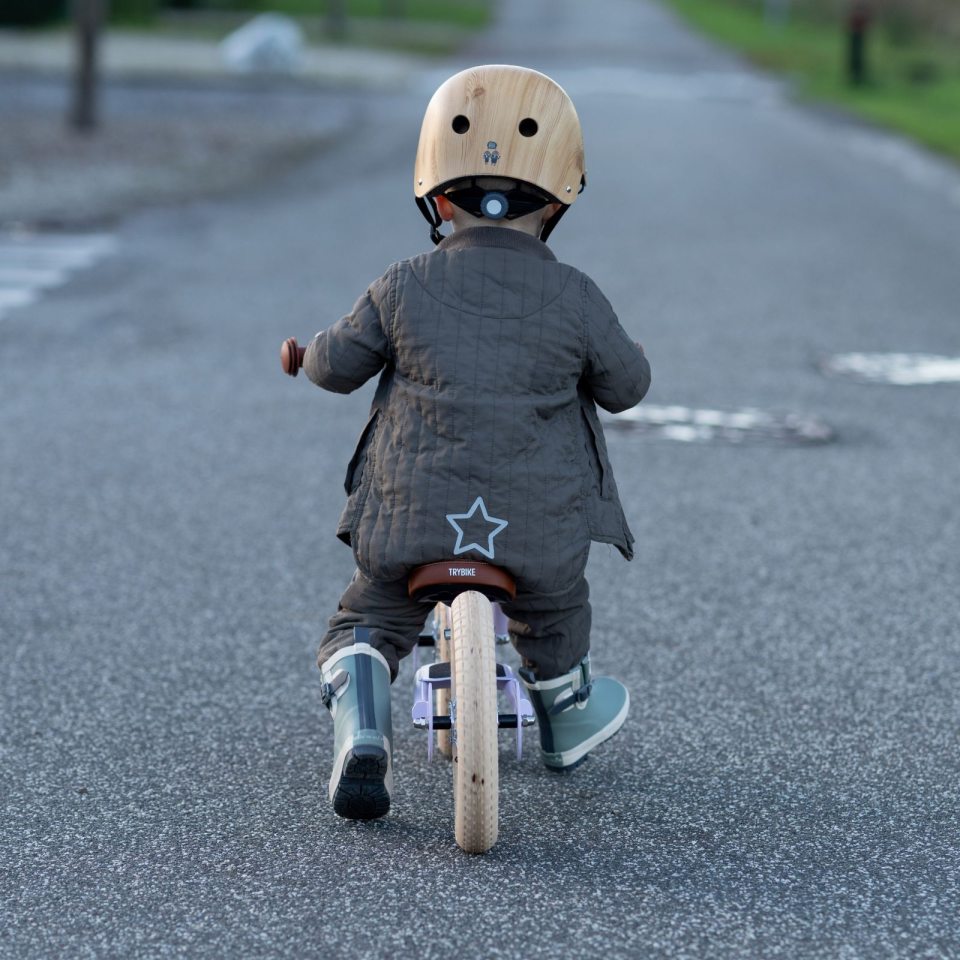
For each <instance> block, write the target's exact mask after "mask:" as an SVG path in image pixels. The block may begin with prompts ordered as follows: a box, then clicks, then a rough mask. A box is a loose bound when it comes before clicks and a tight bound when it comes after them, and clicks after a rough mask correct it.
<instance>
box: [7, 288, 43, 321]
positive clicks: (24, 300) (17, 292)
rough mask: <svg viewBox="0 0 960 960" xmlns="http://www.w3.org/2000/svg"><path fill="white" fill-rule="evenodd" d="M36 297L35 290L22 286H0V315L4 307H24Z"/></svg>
mask: <svg viewBox="0 0 960 960" xmlns="http://www.w3.org/2000/svg"><path fill="white" fill-rule="evenodd" d="M36 299H37V294H36V291H34V290H30V289H26V288H23V287H12V288H4V287H2V286H0V316H3V312H2V311H3V309H4V308H5V307H25V306H27V305H28V304H31V303H33V301H34V300H36Z"/></svg>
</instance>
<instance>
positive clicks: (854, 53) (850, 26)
mask: <svg viewBox="0 0 960 960" xmlns="http://www.w3.org/2000/svg"><path fill="white" fill-rule="evenodd" d="M872 18H873V9H872V7H871V5H870V0H851V3H850V5H849V7H848V9H847V83H849V84H850V86H852V87H862V86H863V85H864V84H865V83H866V82H867V81H868V79H869V71H868V69H867V33H868V31H869V29H870V22H871V20H872Z"/></svg>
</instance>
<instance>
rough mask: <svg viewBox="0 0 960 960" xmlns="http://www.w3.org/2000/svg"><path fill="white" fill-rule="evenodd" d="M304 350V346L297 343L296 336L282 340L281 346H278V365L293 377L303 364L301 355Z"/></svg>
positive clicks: (305, 349)
mask: <svg viewBox="0 0 960 960" xmlns="http://www.w3.org/2000/svg"><path fill="white" fill-rule="evenodd" d="M306 351H307V348H306V347H301V346H300V344H298V343H297V338H296V337H289V338H288V339H286V340H284V341H283V346H282V347H280V366H281V367H283V372H284V373H288V374H290V376H291V377H295V376H296V375H297V374H298V373H299V372H300V368H301V367H302V366H303V355H304V353H306Z"/></svg>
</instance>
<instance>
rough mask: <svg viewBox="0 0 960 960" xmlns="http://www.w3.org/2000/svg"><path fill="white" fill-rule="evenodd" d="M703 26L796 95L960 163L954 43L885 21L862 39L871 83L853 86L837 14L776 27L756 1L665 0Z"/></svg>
mask: <svg viewBox="0 0 960 960" xmlns="http://www.w3.org/2000/svg"><path fill="white" fill-rule="evenodd" d="M665 2H666V3H667V4H668V5H669V6H670V7H672V8H673V9H674V10H676V11H677V12H678V13H679V14H680V15H681V16H682V17H683V18H684V19H686V20H687V21H688V22H689V23H690V24H691V25H693V26H694V27H696V28H697V29H698V30H700V31H701V32H703V33H705V34H707V35H708V36H710V37H713V38H714V39H716V40H719V41H721V42H722V43H724V44H726V45H728V46H730V47H733V48H734V49H735V50H738V51H740V52H741V53H742V54H744V55H745V56H746V57H747V58H748V59H749V60H750V61H751V62H753V63H755V64H757V65H758V66H760V67H763V68H765V69H768V70H772V71H776V72H778V73H781V74H784V75H786V76H788V77H789V78H790V79H791V80H792V81H793V83H794V85H795V88H796V90H797V92H798V93H799V95H800V96H802V97H807V98H811V99H816V100H821V101H825V102H828V103H833V104H836V105H838V106H841V107H843V108H845V109H847V110H849V111H851V112H853V113H855V114H857V115H859V116H861V117H864V118H866V119H868V120H870V121H872V122H874V123H878V124H882V125H884V126H887V127H890V128H891V129H894V130H898V131H900V132H902V133H905V134H907V135H908V136H911V137H913V138H914V139H916V140H918V141H919V142H921V143H923V144H925V145H926V146H928V147H931V148H932V149H935V150H937V151H939V152H941V153H944V154H947V155H948V156H950V157H952V158H954V159H955V160H958V161H960V49H958V48H957V47H956V46H955V45H953V44H950V43H948V42H947V41H945V40H943V39H941V38H938V37H933V36H924V35H922V34H921V33H919V32H914V33H911V34H910V35H908V36H905V35H904V34H903V33H902V32H899V31H897V30H894V29H890V28H889V25H885V24H883V23H876V24H874V25H873V26H872V27H871V29H870V31H869V33H868V37H867V64H868V69H869V82H868V83H866V84H865V85H863V86H860V87H853V86H851V85H850V84H849V83H848V82H847V77H846V69H845V51H846V37H845V32H844V24H843V21H842V20H840V19H836V20H834V21H830V20H815V19H804V18H802V17H800V16H798V15H796V14H795V15H794V16H793V17H792V18H791V19H790V20H789V21H788V22H787V23H785V24H783V25H781V26H777V25H774V24H771V23H767V22H766V21H765V20H764V17H763V4H762V2H760V0H757V2H755V3H752V4H749V5H747V4H743V3H737V2H731V0H665Z"/></svg>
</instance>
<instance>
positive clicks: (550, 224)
mask: <svg viewBox="0 0 960 960" xmlns="http://www.w3.org/2000/svg"><path fill="white" fill-rule="evenodd" d="M569 209H570V208H569V207H567V206H566V205H565V204H562V203H561V204H560V209H559V210H557V212H556V213H555V214H553V215H552V216H551V217H548V218H547V219H546V220H545V221H544V224H543V227H542V228H541V230H540V239H541V240H542V241H543V242H544V243H546V242H547V237H549V236H550V234H551V233H553V228H554V227H555V226H556V225H557V224H558V223H559V222H560V218H561V217H562V216H563V215H564V214H565V213H566V212H567V210H569Z"/></svg>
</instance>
